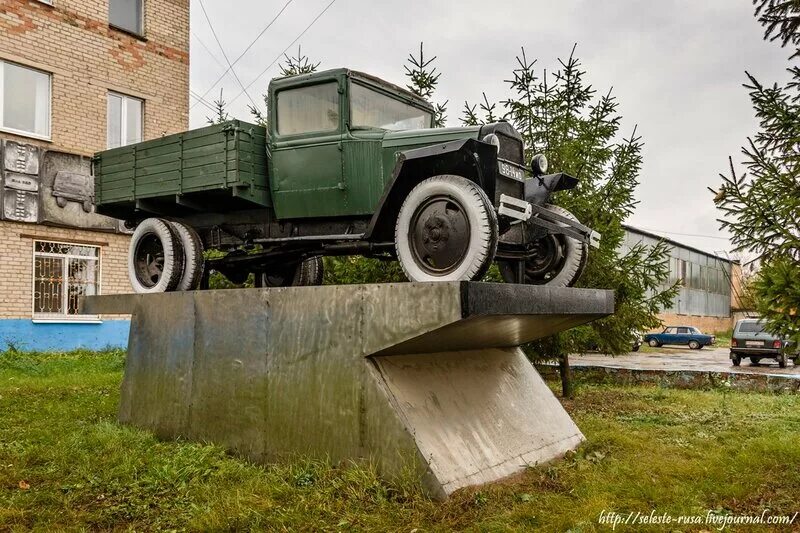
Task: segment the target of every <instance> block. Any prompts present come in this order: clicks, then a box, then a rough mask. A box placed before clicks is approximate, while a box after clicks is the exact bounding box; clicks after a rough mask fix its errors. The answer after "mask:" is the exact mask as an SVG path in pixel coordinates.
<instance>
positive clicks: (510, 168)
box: [497, 161, 525, 181]
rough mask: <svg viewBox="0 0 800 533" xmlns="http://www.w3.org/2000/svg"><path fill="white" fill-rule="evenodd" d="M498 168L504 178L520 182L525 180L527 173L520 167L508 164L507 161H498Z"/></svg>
mask: <svg viewBox="0 0 800 533" xmlns="http://www.w3.org/2000/svg"><path fill="white" fill-rule="evenodd" d="M497 166H498V170H499V171H500V174H502V175H503V176H506V177H508V178H511V179H515V180H519V181H522V180H524V179H525V172H523V171H522V169H521V168H519V167H515V166H514V165H512V164H510V163H506V162H505V161H498V162H497Z"/></svg>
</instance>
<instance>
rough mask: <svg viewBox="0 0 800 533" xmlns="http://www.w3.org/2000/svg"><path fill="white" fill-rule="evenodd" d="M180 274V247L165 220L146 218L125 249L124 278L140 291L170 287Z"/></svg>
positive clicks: (162, 289) (181, 255)
mask: <svg viewBox="0 0 800 533" xmlns="http://www.w3.org/2000/svg"><path fill="white" fill-rule="evenodd" d="M182 274H183V247H182V246H181V240H180V237H178V235H177V233H176V231H175V229H174V228H173V227H172V225H171V224H170V223H169V222H167V221H166V220H161V219H160V218H148V219H146V220H143V221H142V222H141V223H140V224H139V225H138V226H137V227H136V231H134V232H133V236H132V237H131V244H130V247H129V249H128V277H129V278H130V282H131V286H132V287H133V291H134V292H136V293H140V294H149V293H156V292H167V291H171V290H174V289H175V288H176V287H177V286H178V282H179V281H180V279H181V275H182Z"/></svg>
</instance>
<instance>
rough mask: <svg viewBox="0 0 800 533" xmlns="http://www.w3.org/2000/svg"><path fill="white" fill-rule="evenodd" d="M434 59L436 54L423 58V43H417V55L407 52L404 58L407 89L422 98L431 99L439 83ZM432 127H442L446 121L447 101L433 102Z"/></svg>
mask: <svg viewBox="0 0 800 533" xmlns="http://www.w3.org/2000/svg"><path fill="white" fill-rule="evenodd" d="M434 61H436V56H433V57H431V58H428V59H425V52H424V50H423V43H421V42H420V43H419V57H417V56H415V55H414V54H408V59H407V60H406V65H405V69H406V77H407V78H408V79H409V84H408V85H406V87H407V88H408V90H409V91H411V92H412V93H414V94H416V95H417V96H421V97H422V98H424V99H426V100H428V101H431V100H432V99H433V95H434V93H435V92H436V86H437V85H438V84H439V76H440V75H441V74H440V73H439V72H436V67H434V66H433V63H434ZM432 105H433V109H434V116H433V122H434V127H436V128H443V127H444V126H445V123H446V122H447V115H446V113H447V101H445V102H444V103H443V104H439V103H434V104H432Z"/></svg>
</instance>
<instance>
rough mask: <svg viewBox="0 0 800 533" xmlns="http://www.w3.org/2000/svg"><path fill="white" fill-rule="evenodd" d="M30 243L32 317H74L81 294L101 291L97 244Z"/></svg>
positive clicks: (85, 294) (87, 294)
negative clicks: (31, 258)
mask: <svg viewBox="0 0 800 533" xmlns="http://www.w3.org/2000/svg"><path fill="white" fill-rule="evenodd" d="M33 246H34V248H33V317H34V318H69V317H74V316H75V315H77V314H78V303H79V300H80V297H81V296H90V295H93V294H99V293H100V248H98V247H97V246H87V245H83V244H67V243H60V242H47V241H34V243H33Z"/></svg>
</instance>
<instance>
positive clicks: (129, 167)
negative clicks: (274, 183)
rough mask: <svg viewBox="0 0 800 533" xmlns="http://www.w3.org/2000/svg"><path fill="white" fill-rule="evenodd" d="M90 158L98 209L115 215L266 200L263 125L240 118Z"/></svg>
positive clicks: (224, 207) (216, 208) (219, 208)
mask: <svg viewBox="0 0 800 533" xmlns="http://www.w3.org/2000/svg"><path fill="white" fill-rule="evenodd" d="M92 162H93V169H94V178H95V203H96V205H97V212H98V213H101V214H104V215H108V216H112V217H115V218H129V217H133V216H134V214H135V213H136V212H137V211H143V212H148V211H149V212H153V213H160V214H174V215H176V216H180V215H182V214H186V213H190V212H193V211H195V212H196V211H213V212H217V213H220V212H226V211H235V210H241V209H254V208H258V207H270V206H271V199H270V194H269V184H268V181H267V148H266V130H265V129H264V128H263V127H261V126H257V125H255V124H249V123H247V122H242V121H239V120H232V121H228V122H224V123H221V124H214V125H211V126H207V127H204V128H199V129H195V130H191V131H187V132H183V133H177V134H174V135H167V136H165V137H161V138H158V139H152V140H149V141H144V142H141V143H137V144H133V145H129V146H123V147H120V148H114V149H111V150H105V151H103V152H99V153H97V154H96V155H95V156H94V158H93V160H92Z"/></svg>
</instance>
